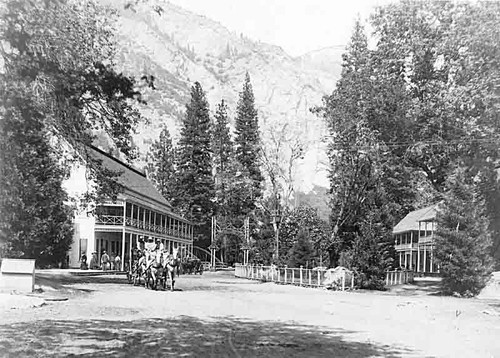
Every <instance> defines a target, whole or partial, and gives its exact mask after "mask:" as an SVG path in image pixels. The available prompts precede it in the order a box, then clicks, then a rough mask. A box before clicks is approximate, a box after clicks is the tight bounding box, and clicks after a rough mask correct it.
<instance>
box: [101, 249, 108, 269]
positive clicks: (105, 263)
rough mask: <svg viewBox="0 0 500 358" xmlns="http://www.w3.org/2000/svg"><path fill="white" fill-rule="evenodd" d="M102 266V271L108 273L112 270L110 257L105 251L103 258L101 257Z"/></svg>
mask: <svg viewBox="0 0 500 358" xmlns="http://www.w3.org/2000/svg"><path fill="white" fill-rule="evenodd" d="M101 266H102V269H103V271H107V270H109V269H110V265H109V255H108V254H107V253H106V251H103V252H102V256H101Z"/></svg>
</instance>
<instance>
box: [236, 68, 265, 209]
mask: <svg viewBox="0 0 500 358" xmlns="http://www.w3.org/2000/svg"><path fill="white" fill-rule="evenodd" d="M235 122H236V123H235V127H236V138H235V144H236V158H237V160H238V162H239V163H240V164H241V165H242V166H243V168H245V169H246V171H248V175H249V180H250V181H251V182H252V190H251V193H250V195H248V199H247V200H245V202H244V203H243V205H242V212H241V214H242V215H246V214H247V213H248V212H250V211H251V210H252V209H253V208H254V207H255V201H256V200H257V199H258V198H260V197H261V196H262V182H263V180H264V178H263V176H262V173H261V170H260V162H261V161H260V150H261V142H260V134H259V122H258V117H257V110H256V109H255V99H254V94H253V90H252V84H251V83H250V75H249V74H248V72H247V73H246V75H245V82H244V84H243V90H242V91H241V92H240V95H239V100H238V104H237V107H236V121H235Z"/></svg>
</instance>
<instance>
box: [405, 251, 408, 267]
mask: <svg viewBox="0 0 500 358" xmlns="http://www.w3.org/2000/svg"><path fill="white" fill-rule="evenodd" d="M406 268H408V255H407V254H406V251H405V269H406Z"/></svg>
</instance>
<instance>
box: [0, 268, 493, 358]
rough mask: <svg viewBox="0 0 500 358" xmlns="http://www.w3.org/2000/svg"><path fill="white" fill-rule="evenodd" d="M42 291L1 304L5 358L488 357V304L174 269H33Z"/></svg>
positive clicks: (0, 331) (1, 349)
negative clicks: (164, 273) (167, 283)
mask: <svg viewBox="0 0 500 358" xmlns="http://www.w3.org/2000/svg"><path fill="white" fill-rule="evenodd" d="M37 282H38V283H39V284H40V285H41V286H42V288H43V289H44V293H41V294H40V295H39V296H40V297H50V298H53V299H57V298H67V300H66V301H48V302H46V304H45V305H43V306H41V307H37V308H29V307H21V308H19V309H4V310H2V309H1V307H2V306H1V305H0V356H7V357H25V356H39V357H47V356H51V357H54V356H55V357H57V356H61V357H66V356H89V357H101V356H113V357H137V356H158V357H168V356H176V357H257V356H258V357H401V356H403V357H434V356H436V357H500V339H499V338H500V302H498V301H482V300H476V299H471V300H465V299H458V298H450V297H437V296H429V295H425V294H419V293H417V292H414V293H412V294H411V295H395V294H391V293H368V292H351V293H349V292H330V291H323V290H320V289H308V288H301V287H292V286H281V285H275V284H273V283H260V282H256V281H248V280H243V279H236V278H234V277H233V276H232V274H231V273H230V272H218V273H205V274H203V276H188V275H185V276H181V277H180V278H179V279H178V281H177V283H178V285H177V287H178V289H179V290H177V291H175V292H164V291H151V290H146V289H144V288H143V287H134V286H131V285H129V284H127V283H126V281H125V279H124V278H123V277H120V276H106V277H104V276H101V277H92V278H86V277H83V278H82V277H72V276H71V277H70V276H58V275H49V274H44V273H41V274H38V275H37Z"/></svg>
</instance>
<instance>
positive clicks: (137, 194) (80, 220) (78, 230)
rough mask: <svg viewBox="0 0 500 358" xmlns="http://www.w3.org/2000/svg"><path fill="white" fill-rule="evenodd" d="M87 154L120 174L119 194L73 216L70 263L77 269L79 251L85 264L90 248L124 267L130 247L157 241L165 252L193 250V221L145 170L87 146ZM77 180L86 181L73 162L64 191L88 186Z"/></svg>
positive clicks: (131, 248) (182, 254) (183, 252)
mask: <svg viewBox="0 0 500 358" xmlns="http://www.w3.org/2000/svg"><path fill="white" fill-rule="evenodd" d="M89 155H92V156H94V158H95V159H98V160H100V161H102V165H103V166H104V167H105V168H107V169H109V170H112V171H114V172H119V173H120V175H119V177H118V178H117V181H118V182H119V183H120V184H121V185H122V186H123V192H122V193H120V194H119V196H118V200H117V201H115V202H111V201H110V202H105V203H102V204H99V205H97V206H96V207H95V208H94V209H93V210H91V211H85V212H80V213H78V214H77V215H76V217H75V222H74V225H75V227H74V229H75V231H74V240H73V244H72V246H71V249H70V251H69V253H68V255H69V266H70V267H79V266H80V259H81V257H82V254H84V253H85V254H86V255H87V258H88V259H87V263H88V262H89V261H90V259H91V257H92V253H93V252H97V256H98V260H99V262H100V258H101V254H102V252H103V251H104V250H105V251H106V252H107V253H108V254H109V255H111V256H116V255H119V256H120V258H121V270H123V269H124V266H125V263H126V262H128V263H129V264H131V260H132V252H133V250H134V249H135V248H143V246H144V243H145V242H151V241H153V242H155V241H156V240H159V241H161V242H162V243H163V245H164V247H165V248H167V249H168V250H169V251H170V252H171V251H172V249H173V248H176V247H178V248H179V249H180V253H181V256H184V255H186V254H188V253H192V250H193V226H192V224H191V223H190V222H189V221H188V220H186V219H184V218H183V217H182V216H180V215H178V214H176V213H175V212H174V211H173V208H172V206H171V205H170V204H169V203H168V202H167V201H166V200H165V198H163V196H162V195H161V194H160V193H159V192H158V191H157V190H156V188H155V187H154V186H153V184H152V183H151V182H150V181H149V180H148V179H147V178H146V175H145V174H144V173H142V172H141V171H139V170H137V169H134V168H133V167H131V166H129V165H127V164H125V163H123V162H121V161H120V160H118V159H116V158H114V157H112V156H110V155H108V154H106V153H105V152H103V151H101V150H99V149H97V148H90V149H89ZM82 183H85V184H84V185H86V186H87V187H88V186H89V185H90V184H89V183H88V182H86V180H85V167H84V166H78V167H76V168H75V170H73V171H72V175H71V178H70V180H69V181H68V185H67V187H69V191H74V192H76V191H80V192H82V191H84V190H85V189H87V188H82V187H81V186H82ZM78 187H79V188H78ZM79 189H80V190H79ZM82 189H83V190H82ZM70 194H71V193H70Z"/></svg>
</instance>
